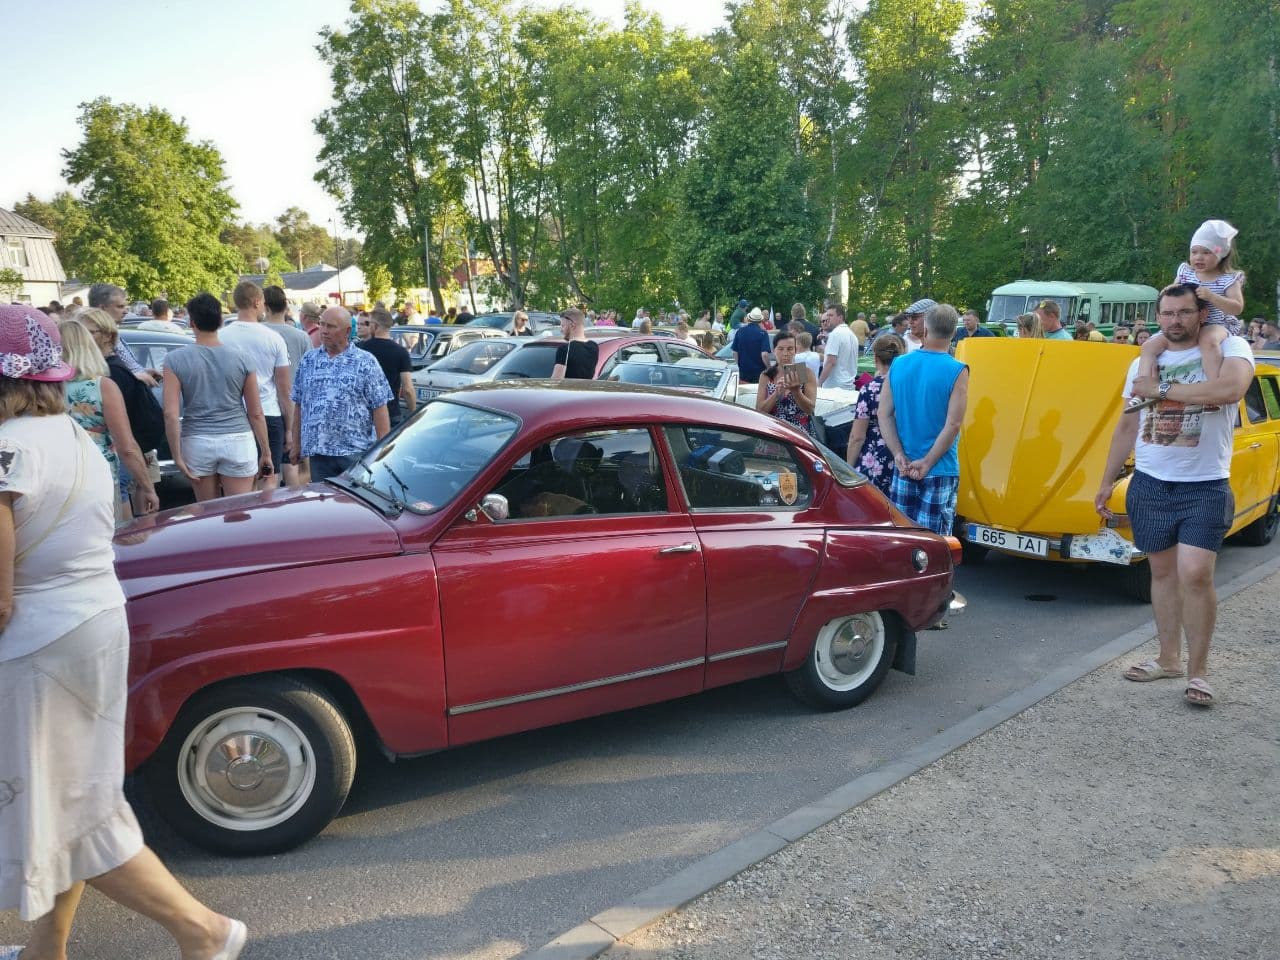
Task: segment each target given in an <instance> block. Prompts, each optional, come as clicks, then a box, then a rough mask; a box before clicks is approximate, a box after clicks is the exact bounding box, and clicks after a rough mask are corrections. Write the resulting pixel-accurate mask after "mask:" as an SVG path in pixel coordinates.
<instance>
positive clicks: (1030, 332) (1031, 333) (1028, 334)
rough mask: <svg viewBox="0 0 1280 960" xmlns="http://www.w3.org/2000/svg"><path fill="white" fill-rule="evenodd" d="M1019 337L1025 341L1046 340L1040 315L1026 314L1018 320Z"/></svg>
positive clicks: (1021, 315)
mask: <svg viewBox="0 0 1280 960" xmlns="http://www.w3.org/2000/svg"><path fill="white" fill-rule="evenodd" d="M1017 324H1018V336H1019V337H1021V338H1023V339H1034V340H1043V339H1044V327H1043V326H1042V325H1041V323H1040V314H1038V313H1024V314H1020V315H1019V317H1018V319H1017Z"/></svg>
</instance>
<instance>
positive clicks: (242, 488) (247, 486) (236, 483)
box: [218, 474, 254, 497]
mask: <svg viewBox="0 0 1280 960" xmlns="http://www.w3.org/2000/svg"><path fill="white" fill-rule="evenodd" d="M218 479H219V480H220V481H221V482H222V495H223V496H224V497H234V496H235V495H236V494H238V493H252V492H253V481H254V478H253V477H224V476H223V475H222V474H218Z"/></svg>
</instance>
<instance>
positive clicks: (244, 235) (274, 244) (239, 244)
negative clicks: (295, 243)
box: [222, 223, 294, 274]
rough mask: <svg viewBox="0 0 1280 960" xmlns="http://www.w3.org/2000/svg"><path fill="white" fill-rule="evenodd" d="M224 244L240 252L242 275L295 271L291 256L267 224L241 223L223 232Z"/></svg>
mask: <svg viewBox="0 0 1280 960" xmlns="http://www.w3.org/2000/svg"><path fill="white" fill-rule="evenodd" d="M222 242H223V243H225V244H228V245H229V246H232V247H235V248H236V250H238V251H239V252H240V260H241V267H240V272H241V273H269V272H274V273H277V274H278V273H282V272H285V271H288V270H292V269H294V268H293V266H292V264H291V263H290V262H289V256H288V254H286V253H285V250H284V247H282V246H281V245H280V240H279V239H278V238H277V237H276V234H275V231H273V230H272V229H271V226H270V225H269V224H266V223H260V224H257V225H254V224H251V223H240V224H235V225H233V226H230V227H227V228H226V229H225V230H223V231H222Z"/></svg>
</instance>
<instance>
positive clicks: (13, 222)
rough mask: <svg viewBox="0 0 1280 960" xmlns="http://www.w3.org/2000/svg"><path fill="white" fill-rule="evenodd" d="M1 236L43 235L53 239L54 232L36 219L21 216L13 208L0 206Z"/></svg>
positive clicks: (45, 237) (42, 236)
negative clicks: (6, 208) (7, 208)
mask: <svg viewBox="0 0 1280 960" xmlns="http://www.w3.org/2000/svg"><path fill="white" fill-rule="evenodd" d="M0 236H6V237H41V238H44V239H48V240H52V239H53V237H54V233H53V231H52V230H48V229H46V228H45V227H42V226H40V224H38V223H36V222H35V221H34V220H28V219H27V218H26V217H20V216H18V215H17V214H16V213H14V212H13V211H12V210H5V209H4V208H3V207H0Z"/></svg>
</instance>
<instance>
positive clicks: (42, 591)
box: [0, 306, 245, 960]
mask: <svg viewBox="0 0 1280 960" xmlns="http://www.w3.org/2000/svg"><path fill="white" fill-rule="evenodd" d="M74 372H75V371H74V370H73V369H72V368H71V367H69V366H67V365H66V364H65V363H63V361H62V349H61V342H60V340H59V337H58V329H57V327H56V326H54V325H53V322H52V321H51V320H50V319H49V318H48V317H46V316H44V315H43V314H42V313H40V312H39V311H36V310H33V309H30V308H28V307H23V306H3V307H0V730H2V731H4V735H3V736H0V910H17V911H18V913H19V915H20V916H21V917H22V919H23V920H33V921H35V923H34V925H33V927H32V932H31V938H30V940H29V941H28V943H27V945H26V947H25V949H24V948H21V947H0V960H13V958H16V957H18V956H19V955H20V956H21V958H22V960H64V958H65V957H66V949H67V938H68V936H69V935H70V932H71V921H72V920H73V918H74V917H75V912H76V907H77V906H78V904H79V902H80V896H81V894H82V893H83V892H84V885H85V883H86V882H88V883H89V884H91V885H92V886H93V887H95V888H96V889H98V890H99V891H101V892H102V893H104V894H106V895H107V896H108V897H110V898H111V899H112V900H115V901H116V902H118V903H120V904H122V905H124V906H125V907H128V908H129V909H131V910H134V911H136V912H138V913H141V914H144V915H145V916H147V917H150V918H151V919H153V920H155V921H157V922H158V923H160V924H162V925H163V926H164V927H165V929H166V930H168V931H169V933H170V934H171V935H172V936H173V938H174V940H175V941H177V944H178V947H179V949H180V950H181V953H182V957H183V960H235V958H236V957H238V956H239V955H240V951H241V950H242V949H243V947H244V941H245V928H244V924H242V923H240V922H239V921H238V920H232V919H230V918H229V917H224V916H222V915H221V914H219V913H216V912H214V911H213V910H210V909H209V908H208V907H206V906H204V905H203V904H202V903H200V902H198V901H197V900H195V898H193V897H192V896H191V895H190V894H189V893H187V891H186V890H185V889H183V887H182V886H181V885H180V884H179V883H178V881H177V880H175V879H174V877H173V875H172V874H171V873H170V872H169V871H168V870H167V869H166V868H165V867H164V865H163V864H162V863H161V862H160V861H159V859H158V858H157V857H156V855H155V854H154V853H152V852H151V851H150V850H149V849H148V848H147V847H146V845H145V844H144V843H143V840H142V833H141V831H140V830H139V829H138V823H137V820H136V819H134V815H133V810H132V809H131V808H130V806H129V802H128V801H127V800H126V799H125V797H124V792H123V782H124V718H125V701H126V696H127V692H126V674H127V670H128V663H129V628H128V623H127V621H126V620H125V610H124V599H125V598H124V593H123V591H122V590H121V589H120V583H119V581H117V580H116V576H115V569H114V566H113V554H112V548H111V538H112V534H113V533H114V530H115V507H114V501H115V484H114V482H113V481H112V477H111V470H110V468H109V467H108V466H107V461H106V460H105V459H104V458H103V456H102V454H101V453H100V452H99V451H98V449H97V447H96V446H95V445H94V443H93V441H92V440H90V439H89V436H88V434H86V433H85V432H84V430H82V429H81V428H80V427H79V426H78V425H77V424H76V423H75V421H73V420H72V419H71V417H70V416H68V415H67V414H66V402H65V396H64V392H63V384H64V383H65V382H66V381H67V380H69V379H70V378H71V377H72V376H73V374H74Z"/></svg>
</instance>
